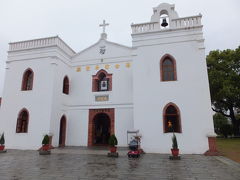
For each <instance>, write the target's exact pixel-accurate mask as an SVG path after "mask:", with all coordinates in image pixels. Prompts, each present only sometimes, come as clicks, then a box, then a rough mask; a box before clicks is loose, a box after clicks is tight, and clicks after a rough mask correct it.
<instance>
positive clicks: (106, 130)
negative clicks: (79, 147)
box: [92, 113, 110, 145]
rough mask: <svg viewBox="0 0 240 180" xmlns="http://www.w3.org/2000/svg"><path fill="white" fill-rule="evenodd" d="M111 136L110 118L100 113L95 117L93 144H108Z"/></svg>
mask: <svg viewBox="0 0 240 180" xmlns="http://www.w3.org/2000/svg"><path fill="white" fill-rule="evenodd" d="M109 136H110V118H109V116H108V115H107V114H106V113H99V114H97V115H95V117H94V119H93V141H92V142H93V145H107V144H108V138H109Z"/></svg>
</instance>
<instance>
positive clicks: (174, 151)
mask: <svg viewBox="0 0 240 180" xmlns="http://www.w3.org/2000/svg"><path fill="white" fill-rule="evenodd" d="M171 151H172V155H173V156H178V155H179V149H171Z"/></svg>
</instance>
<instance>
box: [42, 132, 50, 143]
mask: <svg viewBox="0 0 240 180" xmlns="http://www.w3.org/2000/svg"><path fill="white" fill-rule="evenodd" d="M42 144H43V145H47V144H49V136H48V135H47V134H46V135H45V136H44V138H43V140H42Z"/></svg>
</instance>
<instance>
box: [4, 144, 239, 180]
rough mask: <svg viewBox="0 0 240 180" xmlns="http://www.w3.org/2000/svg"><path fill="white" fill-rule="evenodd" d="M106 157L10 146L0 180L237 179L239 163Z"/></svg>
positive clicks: (162, 156) (122, 153)
mask: <svg viewBox="0 0 240 180" xmlns="http://www.w3.org/2000/svg"><path fill="white" fill-rule="evenodd" d="M125 153H126V150H120V157H119V158H109V157H107V155H106V154H107V151H105V150H88V149H77V148H72V149H71V148H67V149H64V150H59V149H56V150H54V151H52V154H51V155H46V156H40V155H39V154H38V152H37V151H20V150H9V151H8V152H7V153H2V154H0V180H81V179H83V180H84V179H93V180H101V179H106V180H113V179H122V180H143V179H144V180H145V179H147V180H148V179H149V180H155V179H156V180H159V179H162V180H166V179H170V180H182V179H183V180H213V179H214V180H240V164H238V163H235V162H233V161H231V160H229V159H226V158H224V157H206V156H203V155H183V156H182V159H181V160H175V161H171V160H169V159H168V155H167V154H144V155H143V156H142V157H141V158H139V159H128V158H127V156H126V155H125Z"/></svg>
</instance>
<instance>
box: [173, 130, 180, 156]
mask: <svg viewBox="0 0 240 180" xmlns="http://www.w3.org/2000/svg"><path fill="white" fill-rule="evenodd" d="M171 151H172V155H173V156H174V157H176V156H178V155H179V149H178V143H177V137H176V135H175V134H174V133H173V137H172V149H171Z"/></svg>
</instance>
